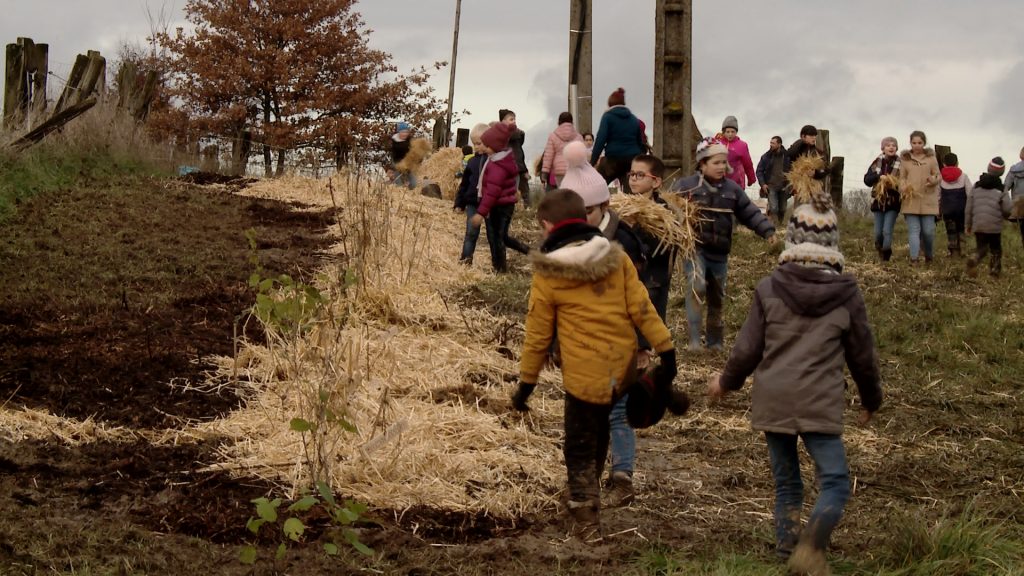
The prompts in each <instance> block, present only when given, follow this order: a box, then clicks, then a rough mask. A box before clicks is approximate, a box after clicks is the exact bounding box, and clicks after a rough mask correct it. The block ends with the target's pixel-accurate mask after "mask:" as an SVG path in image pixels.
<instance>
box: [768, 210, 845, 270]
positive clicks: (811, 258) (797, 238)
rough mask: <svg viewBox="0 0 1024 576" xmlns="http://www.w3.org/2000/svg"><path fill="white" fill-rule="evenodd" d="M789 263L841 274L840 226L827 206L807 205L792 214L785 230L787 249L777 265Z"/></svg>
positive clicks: (843, 260)
mask: <svg viewBox="0 0 1024 576" xmlns="http://www.w3.org/2000/svg"><path fill="white" fill-rule="evenodd" d="M820 208H825V209H824V210H821V209H820ZM788 262H794V263H797V264H801V265H804V266H811V267H817V268H831V269H833V270H835V271H836V272H842V271H843V266H844V265H845V264H846V259H845V258H843V254H842V253H841V252H840V251H839V225H838V221H837V219H836V213H835V211H833V210H832V208H831V207H830V206H821V205H819V203H817V202H810V203H807V204H801V205H800V206H797V207H796V208H795V209H794V210H793V216H792V217H791V218H790V219H789V224H788V225H787V226H786V249H785V250H783V252H782V254H781V255H780V256H779V264H786V263H788Z"/></svg>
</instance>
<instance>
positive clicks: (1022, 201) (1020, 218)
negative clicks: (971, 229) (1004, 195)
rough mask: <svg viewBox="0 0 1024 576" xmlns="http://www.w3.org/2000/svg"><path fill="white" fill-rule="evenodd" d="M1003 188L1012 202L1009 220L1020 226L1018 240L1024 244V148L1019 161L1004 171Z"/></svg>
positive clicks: (1021, 150)
mask: <svg viewBox="0 0 1024 576" xmlns="http://www.w3.org/2000/svg"><path fill="white" fill-rule="evenodd" d="M1003 189H1004V190H1006V191H1007V192H1009V193H1010V202H1012V203H1013V211H1012V212H1011V213H1010V220H1013V221H1015V222H1017V225H1018V226H1019V227H1020V241H1021V245H1022V246H1024V148H1021V149H1020V162H1017V163H1016V164H1014V165H1013V167H1012V168H1010V171H1009V172H1007V173H1006V182H1004V183H1003Z"/></svg>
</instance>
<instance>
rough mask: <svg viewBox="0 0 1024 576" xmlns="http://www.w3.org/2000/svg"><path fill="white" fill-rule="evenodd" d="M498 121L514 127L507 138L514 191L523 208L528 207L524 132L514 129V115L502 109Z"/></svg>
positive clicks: (528, 188) (527, 170) (527, 174)
mask: <svg viewBox="0 0 1024 576" xmlns="http://www.w3.org/2000/svg"><path fill="white" fill-rule="evenodd" d="M498 121H499V122H502V123H504V124H506V125H508V126H512V127H514V128H513V129H512V132H511V134H510V135H509V138H508V145H509V148H511V149H512V154H513V156H514V157H515V160H516V169H517V170H518V171H519V172H518V178H517V179H516V190H518V191H519V195H520V196H522V197H523V206H529V205H530V169H529V168H528V167H527V166H526V153H525V152H524V151H523V145H524V144H525V143H526V132H523V131H522V130H520V129H519V128H518V127H516V113H515V112H513V111H511V110H506V109H504V108H502V109H501V110H498Z"/></svg>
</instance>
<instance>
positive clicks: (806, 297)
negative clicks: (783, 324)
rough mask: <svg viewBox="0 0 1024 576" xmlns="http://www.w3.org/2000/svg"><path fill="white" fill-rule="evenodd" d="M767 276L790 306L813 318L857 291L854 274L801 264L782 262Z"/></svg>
mask: <svg viewBox="0 0 1024 576" xmlns="http://www.w3.org/2000/svg"><path fill="white" fill-rule="evenodd" d="M768 280H769V281H770V282H771V283H772V289H773V291H774V292H775V294H777V295H778V296H779V298H781V299H782V301H783V302H784V303H785V304H786V307H787V308H789V309H790V310H792V311H793V313H795V314H799V315H800V316H809V317H812V318H817V317H820V316H824V315H825V314H828V313H829V312H831V311H833V310H835V309H836V308H838V307H840V306H842V305H844V304H846V302H847V301H848V300H850V298H853V297H854V296H855V295H856V294H857V280H856V279H855V278H854V277H853V276H851V275H849V274H836V273H833V272H830V271H826V270H822V269H820V268H812V267H808V266H802V265H800V264H784V265H782V266H779V267H778V268H776V269H775V272H773V273H772V275H771V276H770V277H769V278H768Z"/></svg>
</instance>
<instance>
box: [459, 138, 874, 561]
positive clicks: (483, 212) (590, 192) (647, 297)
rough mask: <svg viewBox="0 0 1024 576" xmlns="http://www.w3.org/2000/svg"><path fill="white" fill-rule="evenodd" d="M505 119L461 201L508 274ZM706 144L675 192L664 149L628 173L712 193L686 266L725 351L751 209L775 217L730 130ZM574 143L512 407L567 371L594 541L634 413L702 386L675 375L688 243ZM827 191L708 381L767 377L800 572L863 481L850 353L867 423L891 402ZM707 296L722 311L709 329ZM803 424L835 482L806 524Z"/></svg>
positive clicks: (700, 196)
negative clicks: (741, 237) (679, 382)
mask: <svg viewBox="0 0 1024 576" xmlns="http://www.w3.org/2000/svg"><path fill="white" fill-rule="evenodd" d="M506 133H507V130H505V129H503V128H501V127H500V125H499V124H496V125H492V126H484V125H479V126H477V127H476V128H474V130H473V131H472V133H471V139H472V141H473V144H474V147H475V151H476V154H475V155H474V156H473V157H472V158H471V159H470V160H469V163H468V165H467V166H466V169H465V174H464V176H463V182H462V186H461V187H460V192H459V195H458V198H457V200H456V207H457V208H464V209H465V210H466V213H467V219H468V224H467V236H466V238H467V240H466V243H465V245H464V249H463V254H462V258H463V260H469V259H471V258H472V252H473V249H472V248H473V246H474V245H475V237H472V242H471V232H472V230H473V229H474V228H475V227H478V226H479V224H480V222H481V221H485V222H487V225H488V238H489V239H491V238H492V237H494V239H495V240H497V241H498V242H497V243H492V257H493V258H494V261H495V268H496V269H497V270H499V271H501V270H504V269H505V264H504V262H505V261H504V258H503V255H501V256H499V255H497V254H495V253H494V250H495V247H496V245H497V246H498V247H499V248H498V249H499V250H503V248H500V246H501V243H500V242H501V241H506V242H507V241H508V235H507V223H506V222H507V220H506V217H505V216H504V215H500V214H499V215H497V216H496V210H502V208H501V207H502V206H514V203H515V196H514V190H515V186H514V181H515V180H514V179H515V171H514V167H513V165H512V163H511V162H510V161H509V160H507V156H503V155H502V152H503V150H504V148H503V144H505V143H506V141H507V138H506V137H505V136H506ZM696 152H697V160H698V168H697V172H696V173H695V174H694V175H692V176H690V177H687V178H683V179H681V180H679V181H677V182H676V183H675V184H674V185H673V187H672V188H671V189H670V190H667V191H666V190H662V189H661V187H662V183H663V178H664V177H665V166H664V164H663V162H662V161H661V160H660V159H658V158H657V157H655V156H651V155H640V156H637V157H635V158H634V159H633V161H632V164H631V167H630V171H629V173H628V175H627V177H628V178H629V182H630V187H629V188H630V190H631V193H632V194H638V195H642V196H644V197H646V198H648V199H649V200H650V201H652V202H654V203H658V204H662V205H666V202H665V200H664V195H667V194H676V195H681V196H684V197H686V198H687V199H689V201H690V202H693V203H695V204H697V205H699V206H700V210H701V213H702V215H703V216H702V218H700V219H699V222H697V223H695V224H694V225H695V226H696V227H697V229H696V231H695V232H696V233H697V235H698V238H699V243H698V246H697V250H696V256H695V257H694V258H693V259H692V260H690V261H688V262H685V263H684V268H685V270H686V278H687V281H688V282H689V284H690V285H689V289H688V290H687V300H686V304H687V305H686V311H687V322H688V326H689V331H690V334H689V336H690V339H689V347H690V349H691V350H698V349H702V348H703V347H704V346H705V345H706V346H707V347H708V348H711V349H718V350H720V349H721V348H722V346H723V336H724V334H723V332H724V329H723V323H722V306H723V304H724V294H725V286H726V277H727V270H728V257H729V253H730V251H731V247H732V236H733V222H734V219H736V221H738V222H740V223H741V224H743V225H745V226H747V227H749V228H751V229H752V230H754V232H756V233H757V234H758V235H760V236H761V237H763V238H765V239H766V240H768V241H769V242H774V241H775V227H774V226H773V225H772V224H771V222H770V221H769V220H768V219H767V218H766V217H765V216H764V215H763V214H762V213H761V212H760V210H758V209H757V207H756V206H755V205H754V204H753V203H752V202H751V200H750V199H749V198H748V197H747V195H746V194H745V192H744V191H743V189H742V188H741V187H740V185H739V184H737V183H736V182H735V181H733V180H731V179H730V178H728V175H729V171H730V168H729V163H728V154H729V148H728V146H727V144H726V143H724V142H723V141H720V140H717V139H706V140H704V141H702V142H701V143H700V145H699V146H698V148H697V151H696ZM563 154H564V157H565V161H566V168H565V173H564V175H563V176H562V179H561V184H560V188H558V189H555V190H552V191H550V192H548V193H547V194H546V195H545V196H544V198H543V200H542V201H541V202H540V203H539V205H538V206H537V220H538V221H539V223H540V225H541V227H542V228H543V230H544V240H543V242H542V244H541V246H540V247H539V249H538V250H535V251H532V252H531V253H530V263H531V265H532V267H533V279H532V282H531V286H530V294H529V312H528V314H527V317H526V336H525V341H524V343H523V348H522V356H521V360H520V383H519V386H518V388H517V390H516V393H515V395H514V396H513V399H512V405H513V407H514V408H515V409H517V410H521V411H525V410H528V409H529V408H528V399H529V397H530V395H531V394H532V392H533V391H534V389H535V387H536V384H537V382H538V379H539V376H540V373H541V370H542V368H543V367H544V366H546V365H549V361H550V363H553V364H555V365H557V366H558V367H560V368H561V371H562V381H563V385H564V388H565V412H564V429H565V439H564V444H563V454H564V458H565V465H566V470H567V483H568V502H567V510H568V513H569V517H570V520H571V525H572V532H573V533H574V534H575V535H577V536H578V537H581V538H583V539H585V540H589V539H592V538H600V537H601V525H600V509H601V506H602V489H601V478H602V474H603V469H604V467H605V460H606V458H607V456H608V452H609V450H610V451H611V462H612V465H611V473H610V475H609V485H608V487H609V490H607V491H606V493H605V494H604V499H603V501H604V503H605V505H613V506H617V505H624V504H627V503H628V502H629V501H631V500H632V498H633V487H632V475H633V468H634V459H635V442H636V441H635V435H634V432H633V428H635V427H646V426H650V425H652V424H654V423H656V422H657V421H658V420H659V419H660V418H661V417H662V415H663V414H664V413H665V411H666V410H669V411H671V412H673V413H676V414H681V413H683V412H685V410H686V409H687V407H688V404H689V400H688V399H687V397H686V395H685V394H684V393H682V392H680V391H678V390H677V389H675V388H674V387H673V380H674V379H675V377H676V373H677V365H676V363H677V357H676V353H675V347H674V344H673V339H672V335H671V333H670V331H669V329H668V327H667V326H666V323H665V316H666V312H667V307H668V293H669V288H670V284H671V277H672V271H673V268H674V261H675V259H676V258H677V256H678V255H677V253H676V251H674V250H671V249H664V247H662V249H661V250H658V249H657V247H658V246H659V242H658V240H657V238H656V237H655V234H654V231H650V230H645V229H643V227H642V226H640V225H636V226H630V225H628V224H627V223H625V222H623V221H622V220H621V219H620V218H619V217H618V215H617V214H616V213H615V211H614V210H612V209H611V207H610V199H611V198H610V194H609V189H608V185H607V183H606V182H605V179H604V178H603V177H602V176H601V175H600V174H599V173H598V172H597V171H596V170H595V169H594V168H593V167H592V166H591V164H590V162H589V161H588V158H587V150H586V147H585V145H584V144H583V143H582V142H579V141H575V142H570V143H569V144H567V145H566V146H565V148H564V150H563ZM506 164H507V166H506ZM811 196H812V198H813V201H811V202H809V203H807V204H806V205H800V206H798V207H797V209H796V210H794V214H793V217H792V219H791V220H790V221H789V223H788V226H787V232H786V249H785V251H783V252H782V255H781V257H780V259H779V264H780V265H779V268H778V269H777V270H776V271H775V272H774V273H773V274H772V275H771V276H770V277H769V278H766V279H765V280H763V281H762V282H761V283H760V284H759V285H758V288H757V291H756V293H755V298H754V304H753V306H752V309H751V311H750V314H749V316H748V319H747V321H746V322H745V324H744V326H743V330H742V331H741V333H740V337H739V340H738V341H737V345H736V346H735V347H734V348H733V350H732V352H731V355H730V357H729V359H728V361H727V362H726V365H725V368H724V370H723V372H722V375H721V377H717V376H716V377H714V378H712V380H711V381H710V382H709V384H708V394H709V396H711V397H712V398H718V397H721V396H722V395H723V394H725V393H726V392H727V391H730V390H736V389H738V388H740V387H741V386H742V385H743V383H744V380H745V379H746V378H747V376H749V375H751V374H753V375H754V382H755V384H754V396H753V411H752V420H753V425H754V428H755V429H758V430H761V431H763V432H764V433H765V436H766V439H767V441H768V443H769V447H770V450H769V452H770V459H771V468H772V471H773V475H774V477H775V482H776V500H777V504H776V516H775V517H776V528H777V550H778V553H779V554H780V556H781V557H782V558H784V559H788V562H789V563H790V565H791V566H792V567H793V568H794V569H795V570H800V571H805V572H810V573H817V574H824V573H827V565H826V564H825V549H826V546H827V543H828V539H829V536H830V534H831V532H832V529H833V528H834V527H835V525H836V523H837V522H838V521H839V518H840V516H841V514H842V510H843V506H844V504H845V501H846V498H847V497H848V494H849V473H848V470H847V467H846V459H845V454H844V452H843V444H842V439H841V432H842V417H843V409H844V406H845V401H844V390H845V385H844V379H843V368H842V366H843V362H844V359H845V361H846V362H847V363H849V364H850V367H851V371H852V372H853V373H854V379H855V381H856V382H857V385H858V388H859V391H860V393H861V398H862V404H863V408H864V414H865V416H864V417H863V418H862V420H863V421H865V422H866V420H867V418H868V417H870V415H871V414H872V413H874V412H875V411H876V410H877V409H878V407H879V405H880V403H881V387H880V377H879V370H878V361H877V357H876V354H875V349H874V343H873V340H872V336H871V331H870V328H869V327H868V324H867V315H866V312H865V306H864V301H863V298H862V297H861V294H860V291H859V289H858V288H857V284H856V282H855V281H854V280H853V278H852V277H851V276H849V275H844V274H842V266H843V257H842V254H841V253H840V252H839V250H838V230H837V226H836V219H835V214H834V212H832V210H831V205H830V203H829V202H830V201H829V198H828V195H827V194H825V193H824V192H822V191H821V190H820V189H819V190H818V191H817V193H816V194H812V195H811ZM504 210H507V211H508V215H509V216H510V215H511V210H510V209H507V208H506V209H504ZM492 227H493V228H494V229H495V230H496V233H494V234H492V233H491V229H492ZM497 232H500V234H499V233H497ZM700 300H704V301H705V302H706V308H707V331H706V333H705V335H704V336H705V339H704V341H703V342H702V340H701V324H702V319H703V318H702V315H703V310H702V305H701V302H700ZM798 438H803V441H804V444H805V445H806V446H807V448H808V450H809V451H810V453H811V455H812V458H813V459H814V460H815V462H816V466H817V469H818V472H819V477H820V479H821V481H822V492H821V496H820V498H819V501H818V505H817V506H816V507H815V509H814V511H813V512H812V514H811V517H810V519H809V522H808V525H807V528H805V529H803V530H801V529H800V509H801V505H802V501H803V500H802V499H803V494H802V484H801V483H800V472H799V460H798V459H797V456H796V446H797V440H798Z"/></svg>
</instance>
